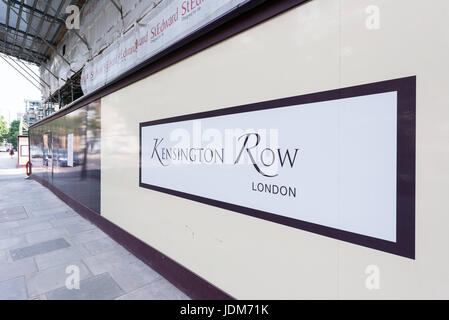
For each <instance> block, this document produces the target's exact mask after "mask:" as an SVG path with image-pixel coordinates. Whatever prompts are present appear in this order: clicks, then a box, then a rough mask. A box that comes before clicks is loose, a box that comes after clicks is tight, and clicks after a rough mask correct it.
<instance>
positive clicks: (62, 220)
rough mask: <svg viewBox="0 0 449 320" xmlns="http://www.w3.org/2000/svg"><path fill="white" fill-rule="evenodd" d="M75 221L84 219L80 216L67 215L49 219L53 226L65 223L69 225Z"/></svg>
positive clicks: (79, 221)
mask: <svg viewBox="0 0 449 320" xmlns="http://www.w3.org/2000/svg"><path fill="white" fill-rule="evenodd" d="M75 223H85V220H84V219H83V218H81V217H80V216H73V217H71V216H67V217H63V218H58V219H53V220H52V221H51V224H52V225H53V226H55V227H61V226H66V225H71V224H75Z"/></svg>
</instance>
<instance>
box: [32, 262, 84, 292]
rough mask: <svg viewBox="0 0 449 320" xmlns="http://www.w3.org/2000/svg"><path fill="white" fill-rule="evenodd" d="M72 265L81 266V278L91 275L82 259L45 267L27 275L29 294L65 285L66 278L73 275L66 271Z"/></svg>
mask: <svg viewBox="0 0 449 320" xmlns="http://www.w3.org/2000/svg"><path fill="white" fill-rule="evenodd" d="M71 265H73V266H78V267H79V271H80V280H83V279H86V278H88V277H89V276H90V272H89V270H88V269H87V268H86V266H85V265H84V264H83V263H82V261H72V262H70V263H67V264H64V265H60V266H56V267H52V268H48V269H45V270H43V271H40V272H38V273H34V274H32V275H31V276H29V277H27V281H26V284H27V288H28V294H29V295H30V296H31V297H35V296H38V295H41V294H44V293H47V292H50V291H52V290H55V289H58V288H61V287H65V282H66V279H67V277H68V276H70V275H71V274H68V273H66V269H67V267H68V266H71Z"/></svg>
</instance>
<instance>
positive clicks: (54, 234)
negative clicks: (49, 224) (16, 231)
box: [25, 228, 68, 244]
mask: <svg viewBox="0 0 449 320" xmlns="http://www.w3.org/2000/svg"><path fill="white" fill-rule="evenodd" d="M67 235H68V233H67V230H65V229H64V228H54V229H49V230H44V231H36V232H32V233H28V234H26V235H25V238H26V240H27V241H28V243H29V244H35V243H38V242H44V241H49V240H54V239H58V238H63V237H65V236H67Z"/></svg>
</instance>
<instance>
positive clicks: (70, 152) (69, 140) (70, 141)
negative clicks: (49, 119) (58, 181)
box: [67, 133, 73, 167]
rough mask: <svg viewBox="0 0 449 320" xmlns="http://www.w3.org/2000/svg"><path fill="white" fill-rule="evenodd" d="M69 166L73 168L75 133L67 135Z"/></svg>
mask: <svg viewBox="0 0 449 320" xmlns="http://www.w3.org/2000/svg"><path fill="white" fill-rule="evenodd" d="M67 166H68V167H73V133H70V134H68V135H67Z"/></svg>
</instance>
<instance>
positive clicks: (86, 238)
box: [70, 229, 107, 243]
mask: <svg viewBox="0 0 449 320" xmlns="http://www.w3.org/2000/svg"><path fill="white" fill-rule="evenodd" d="M106 237H107V234H106V233H104V232H103V231H101V230H100V229H94V230H89V231H83V232H79V233H76V234H73V235H71V236H70V239H71V240H72V241H73V242H75V243H86V242H90V241H94V240H98V239H102V238H106Z"/></svg>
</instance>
